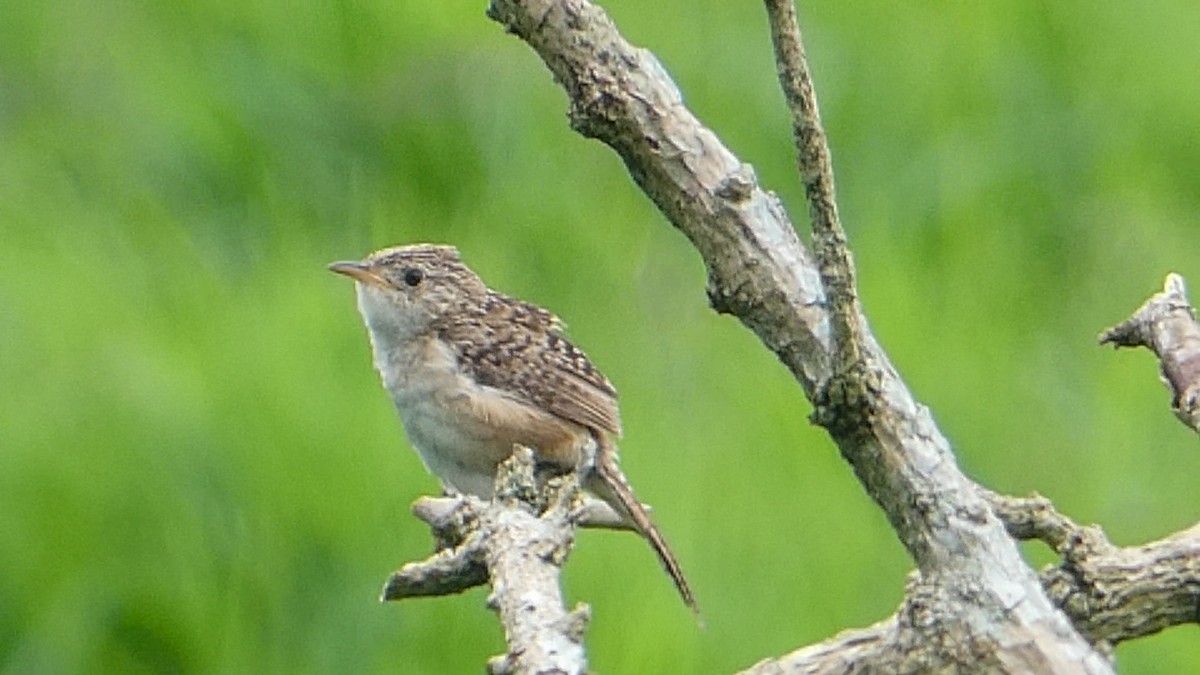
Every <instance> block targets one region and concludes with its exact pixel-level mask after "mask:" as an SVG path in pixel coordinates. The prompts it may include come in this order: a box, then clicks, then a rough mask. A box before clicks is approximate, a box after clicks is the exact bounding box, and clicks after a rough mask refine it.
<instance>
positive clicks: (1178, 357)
mask: <svg viewBox="0 0 1200 675" xmlns="http://www.w3.org/2000/svg"><path fill="white" fill-rule="evenodd" d="M1100 344H1102V345H1103V344H1111V345H1112V346H1113V347H1116V348H1121V347H1145V348H1147V349H1149V350H1151V351H1153V352H1154V353H1155V354H1156V355H1157V356H1158V360H1159V364H1160V371H1159V372H1160V373H1161V375H1162V379H1163V383H1164V384H1166V385H1167V389H1169V390H1170V391H1171V393H1172V395H1173V396H1172V399H1171V410H1172V411H1173V412H1174V413H1175V416H1176V417H1178V418H1179V421H1181V422H1183V423H1184V424H1186V425H1187V426H1188V427H1189V428H1191V429H1192V431H1195V432H1197V433H1200V324H1197V323H1196V312H1195V310H1194V309H1192V305H1191V303H1190V302H1188V298H1187V286H1186V284H1185V283H1184V281H1183V277H1181V276H1179V275H1178V274H1168V275H1167V280H1166V282H1165V283H1164V284H1163V289H1162V292H1160V293H1156V294H1155V295H1153V296H1151V297H1150V299H1149V300H1147V301H1146V302H1145V303H1143V304H1142V306H1141V307H1139V308H1138V309H1137V311H1135V312H1134V313H1133V316H1131V317H1129V318H1128V319H1126V320H1125V321H1123V322H1122V323H1119V324H1117V325H1116V326H1113V327H1112V328H1109V329H1108V330H1106V331H1104V332H1103V333H1101V334H1100Z"/></svg>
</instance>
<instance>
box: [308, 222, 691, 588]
mask: <svg viewBox="0 0 1200 675" xmlns="http://www.w3.org/2000/svg"><path fill="white" fill-rule="evenodd" d="M329 269H330V270H332V271H334V272H337V273H339V274H344V275H346V276H349V277H351V278H353V279H354V280H355V282H356V283H355V288H356V291H357V295H358V309H359V312H360V313H361V314H362V317H363V320H364V321H365V322H366V325H367V332H368V333H369V335H370V339H371V349H372V352H373V353H374V361H375V369H376V370H378V371H379V374H380V377H381V378H382V379H383V386H384V388H385V389H387V392H388V394H389V395H390V396H391V399H392V402H393V403H395V405H396V410H397V411H398V412H399V413H400V420H401V422H402V423H403V424H404V429H405V431H406V432H407V434H408V439H409V441H410V442H411V443H412V445H413V447H414V448H415V449H416V451H417V454H418V455H420V456H421V460H422V462H424V464H425V466H426V468H428V469H429V471H430V472H431V473H433V474H434V475H436V476H437V477H438V478H439V479H440V480H441V481H442V483H443V485H444V486H445V487H446V488H448V489H450V490H452V491H457V492H461V493H467V494H473V495H477V496H480V497H484V498H488V497H491V496H492V492H493V489H494V488H493V481H494V479H495V475H496V467H497V465H499V463H500V462H502V461H504V460H505V459H507V458H508V457H509V455H510V454H511V453H512V448H513V445H514V444H519V445H523V446H526V447H528V448H530V449H532V450H533V452H534V455H535V457H536V459H537V461H538V462H539V463H543V464H550V465H553V466H556V467H559V468H561V469H563V470H576V469H582V470H583V471H585V475H583V476H581V482H582V483H583V485H584V487H585V488H586V489H587V491H588V492H590V493H592V494H594V495H595V496H597V497H599V498H600V499H601V500H603V501H604V502H605V503H607V504H608V505H609V506H610V507H612V508H613V510H614V511H616V512H617V514H618V515H619V516H621V517H622V518H624V519H625V520H626V521H628V523H629V524H630V525H631V526H632V527H633V528H634V529H636V530H637V531H638V532H639V533H640V534H641V535H642V536H644V537H645V538H646V540H647V541H648V542H649V543H650V546H651V547H652V548H653V549H654V552H655V554H656V555H657V556H658V559H659V561H660V562H662V565H663V567H664V568H665V569H666V571H667V573H668V574H669V575H670V576H671V579H672V580H673V581H674V582H675V586H676V588H677V589H678V590H679V594H680V596H682V598H683V600H684V602H685V603H687V605H688V607H690V608H691V609H692V610H693V611H695V610H696V601H695V598H694V596H693V595H692V590H691V588H690V587H689V586H688V583H687V580H686V579H685V578H684V576H683V571H682V569H681V568H680V566H679V563H678V562H677V561H676V559H675V555H674V554H673V553H672V552H671V549H670V547H668V546H667V542H666V540H665V539H664V538H663V536H662V533H660V532H659V530H658V527H656V526H655V524H654V522H653V521H652V520H651V519H650V514H649V513H648V512H647V510H646V507H644V506H643V505H642V503H641V502H639V501H638V500H637V499H636V498H635V497H634V494H633V488H632V487H631V486H630V484H629V481H628V480H627V479H626V478H625V475H624V473H622V472H621V469H620V467H619V466H618V464H617V450H616V445H615V444H614V442H613V437H615V436H620V434H621V418H620V413H619V411H618V410H617V391H616V389H615V388H613V385H612V383H610V382H609V381H608V378H606V377H605V376H604V375H603V374H602V373H601V372H600V371H599V370H597V369H596V368H595V366H593V365H592V363H591V361H590V360H588V357H587V356H586V355H585V354H584V353H583V352H582V351H580V350H579V349H578V348H577V347H575V345H573V344H571V342H569V341H568V340H567V338H566V337H565V336H564V327H563V324H562V322H561V321H560V320H559V319H558V317H556V316H554V315H553V314H551V313H550V312H548V311H546V310H545V309H542V308H541V307H538V306H536V305H533V304H530V303H527V302H523V301H521V300H518V299H516V298H512V297H509V296H507V295H504V294H502V293H498V292H496V291H494V290H492V289H490V288H488V287H487V285H486V284H484V282H483V280H482V279H480V278H479V275H477V274H475V272H473V271H471V269H470V268H469V267H467V266H466V265H465V264H463V262H462V260H461V259H460V258H459V254H458V250H457V249H455V248H454V247H452V246H436V245H430V244H413V245H410V246H397V247H393V248H387V249H383V250H380V251H376V252H375V253H372V254H371V255H370V256H368V257H367V258H366V259H365V260H363V261H361V262H336V263H333V264H331V265H330V266H329ZM589 459H590V461H587V460H589Z"/></svg>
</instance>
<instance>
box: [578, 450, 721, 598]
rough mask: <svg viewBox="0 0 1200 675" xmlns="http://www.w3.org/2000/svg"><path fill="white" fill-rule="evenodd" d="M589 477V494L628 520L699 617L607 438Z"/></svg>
mask: <svg viewBox="0 0 1200 675" xmlns="http://www.w3.org/2000/svg"><path fill="white" fill-rule="evenodd" d="M593 478H594V480H593V481H591V483H593V484H592V485H589V487H590V488H591V489H592V491H593V492H595V493H596V495H597V496H598V497H600V498H601V499H603V500H604V501H605V502H607V503H608V504H609V506H612V507H613V508H614V509H616V510H617V511H618V512H619V513H620V514H622V515H623V516H625V517H626V518H628V519H629V520H630V521H631V522H632V523H633V525H634V526H635V527H636V528H637V531H638V532H639V533H641V535H642V536H643V537H645V538H646V541H648V542H649V543H650V547H651V548H653V549H654V553H655V555H657V556H658V560H659V562H660V563H662V566H663V569H664V570H666V572H667V574H668V575H670V577H671V581H673V582H675V588H676V589H677V590H678V591H679V596H680V597H681V598H683V602H684V603H685V604H686V605H687V606H688V608H690V609H691V610H692V612H694V613H695V614H696V616H699V615H700V607H699V606H698V605H697V604H696V596H695V595H693V594H692V587H691V586H689V585H688V582H687V578H686V577H684V576H683V568H682V567H680V566H679V561H678V560H676V559H675V554H674V553H672V552H671V547H670V546H668V545H667V540H666V539H665V538H664V537H663V535H662V532H660V531H659V529H658V526H656V525H655V524H654V521H653V520H651V519H650V514H649V513H647V512H646V508H645V507H644V506H642V503H641V502H639V501H638V500H637V497H635V496H634V494H633V486H632V485H630V484H629V480H628V479H626V478H625V474H624V473H623V472H622V471H621V467H620V466H618V465H617V457H616V449H615V448H613V446H612V441H610V440H608V439H602V440H599V449H598V451H597V453H596V458H595V465H594V466H593Z"/></svg>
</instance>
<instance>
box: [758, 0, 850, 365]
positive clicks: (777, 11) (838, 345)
mask: <svg viewBox="0 0 1200 675" xmlns="http://www.w3.org/2000/svg"><path fill="white" fill-rule="evenodd" d="M766 7H767V18H768V22H769V23H770V26H771V43H772V45H774V47H775V63H776V70H777V71H778V73H779V84H780V86H781V87H782V88H783V95H784V98H785V99H786V100H787V105H788V108H789V109H790V110H791V113H792V134H793V136H794V137H795V140H796V167H797V170H798V171H799V173H800V180H801V182H802V183H803V184H804V196H805V198H806V200H807V201H808V212H809V215H810V217H811V218H812V230H813V253H814V255H815V256H816V259H817V264H818V266H819V271H820V274H821V283H822V284H823V285H824V287H825V292H826V293H827V294H828V296H829V306H830V313H831V318H832V320H833V335H834V349H835V350H836V351H837V352H838V354H837V363H839V364H841V365H842V366H843V367H850V366H853V365H855V364H858V363H859V357H858V355H859V352H860V351H861V349H862V336H863V333H864V332H865V330H866V327H865V326H864V325H863V324H864V321H863V319H862V314H861V311H860V309H859V306H858V282H857V280H856V279H855V271H854V260H853V258H852V257H851V255H850V247H849V244H848V243H847V240H846V231H845V229H844V228H843V227H842V221H841V218H840V217H839V216H838V209H837V198H836V195H835V191H834V182H833V161H832V159H831V158H830V153H829V141H828V140H827V138H826V136H825V128H824V126H822V124H821V113H820V109H819V107H818V106H817V93H816V90H815V89H814V88H813V83H812V75H811V74H810V73H809V70H808V59H807V57H805V55H804V44H803V42H802V41H801V39H800V24H799V23H798V22H797V20H796V8H795V5H793V4H792V0H766Z"/></svg>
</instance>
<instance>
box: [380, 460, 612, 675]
mask: <svg viewBox="0 0 1200 675" xmlns="http://www.w3.org/2000/svg"><path fill="white" fill-rule="evenodd" d="M578 494H579V483H578V480H577V478H576V476H575V475H574V474H566V475H562V476H555V477H552V478H549V479H547V480H544V481H539V480H536V479H535V476H534V464H533V454H532V453H531V452H530V451H529V450H528V449H527V448H518V449H517V450H516V451H515V452H514V453H513V456H512V457H511V458H510V459H508V460H506V461H505V462H504V463H503V464H501V465H500V470H499V473H498V475H497V478H496V497H495V498H494V499H492V500H490V501H483V500H481V499H478V498H475V497H469V496H468V497H453V498H443V499H423V500H421V501H418V502H417V504H416V505H415V506H414V512H415V513H416V514H417V516H418V517H419V518H421V519H422V520H424V521H426V522H427V523H429V525H430V526H431V527H432V528H433V531H434V536H435V538H436V539H437V540H438V541H439V542H441V544H442V546H443V548H442V549H441V550H440V551H438V552H437V553H435V554H434V555H433V556H432V557H430V558H429V559H427V560H424V561H421V562H417V563H409V564H407V565H405V566H404V567H403V568H401V569H400V570H399V571H398V572H395V573H394V574H392V576H391V578H389V579H388V582H387V585H386V586H385V587H384V591H383V598H382V599H383V600H399V599H403V598H410V597H416V596H422V595H447V594H451V593H458V592H461V591H464V590H466V589H468V588H472V587H474V586H479V585H482V584H484V583H486V582H488V580H489V579H490V580H491V584H492V593H491V595H490V596H489V597H488V605H489V606H490V607H491V608H492V609H495V610H496V612H497V613H498V614H499V615H500V621H501V623H502V624H503V625H504V633H505V639H506V641H507V643H508V652H507V653H506V654H505V655H503V656H498V657H495V658H493V659H491V660H490V661H489V662H488V669H489V672H491V673H493V674H495V675H500V674H507V673H570V674H574V673H585V672H587V661H586V657H585V654H584V650H583V635H584V632H585V630H586V628H587V623H588V619H589V616H590V615H589V610H588V608H587V607H586V606H584V605H581V606H578V607H576V608H575V609H574V610H571V611H567V609H566V608H565V606H564V604H563V597H562V589H561V587H560V583H559V575H560V573H561V571H562V565H563V563H564V562H565V560H566V557H567V554H568V553H569V552H570V550H571V546H572V544H573V543H574V525H575V522H574V520H573V515H572V514H573V513H575V512H576V508H575V502H576V498H577V496H578Z"/></svg>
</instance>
